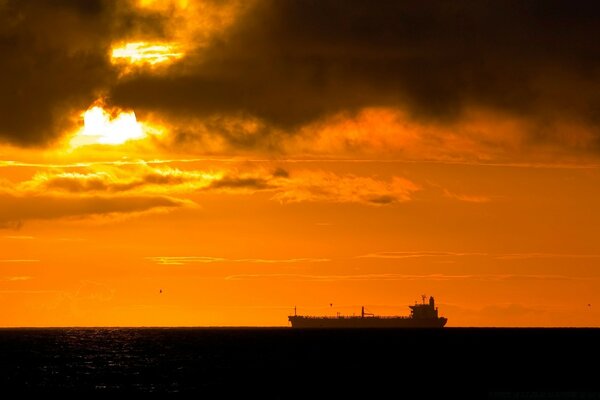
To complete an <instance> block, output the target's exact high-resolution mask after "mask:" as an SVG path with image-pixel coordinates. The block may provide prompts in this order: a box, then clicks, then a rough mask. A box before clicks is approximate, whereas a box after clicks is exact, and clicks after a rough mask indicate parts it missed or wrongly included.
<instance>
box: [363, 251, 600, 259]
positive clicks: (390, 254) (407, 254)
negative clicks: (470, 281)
mask: <svg viewBox="0 0 600 400" xmlns="http://www.w3.org/2000/svg"><path fill="white" fill-rule="evenodd" d="M421 257H491V258H494V259H497V260H520V259H535V258H582V259H590V258H592V259H593V258H600V254H560V253H485V252H449V251H420V252H419V251H384V252H378V253H369V254H364V255H360V256H356V257H355V258H389V259H403V258H421Z"/></svg>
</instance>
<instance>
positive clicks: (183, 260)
mask: <svg viewBox="0 0 600 400" xmlns="http://www.w3.org/2000/svg"><path fill="white" fill-rule="evenodd" d="M146 259H147V260H151V261H153V262H155V263H156V264H159V265H185V264H194V263H200V264H211V263H256V264H289V263H304V262H306V263H316V262H329V261H331V260H330V259H328V258H283V259H269V258H239V259H235V258H223V257H208V256H180V257H169V256H167V257H146Z"/></svg>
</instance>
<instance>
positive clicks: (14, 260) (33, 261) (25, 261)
mask: <svg viewBox="0 0 600 400" xmlns="http://www.w3.org/2000/svg"><path fill="white" fill-rule="evenodd" d="M35 262H40V260H34V259H9V260H6V259H4V260H0V263H35Z"/></svg>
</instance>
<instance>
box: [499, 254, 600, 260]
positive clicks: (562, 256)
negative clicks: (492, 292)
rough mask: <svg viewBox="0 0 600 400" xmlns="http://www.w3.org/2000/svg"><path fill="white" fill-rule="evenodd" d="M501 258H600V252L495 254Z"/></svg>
mask: <svg viewBox="0 0 600 400" xmlns="http://www.w3.org/2000/svg"><path fill="white" fill-rule="evenodd" d="M495 257H496V258H498V259H501V260H520V259H532V258H600V254H561V253H507V254H498V255H496V256H495Z"/></svg>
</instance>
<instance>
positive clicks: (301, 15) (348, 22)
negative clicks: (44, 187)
mask: <svg viewBox="0 0 600 400" xmlns="http://www.w3.org/2000/svg"><path fill="white" fill-rule="evenodd" d="M131 4H133V3H131V2H128V1H116V0H86V1H78V0H51V1H43V0H32V1H17V0H8V1H4V2H0V52H1V54H2V60H1V61H0V87H1V88H2V96H0V139H3V140H8V141H11V142H14V143H18V144H22V145H30V144H42V143H45V142H47V141H48V140H51V139H52V138H55V137H56V136H57V135H59V134H60V133H61V132H62V131H64V129H65V127H67V126H69V123H70V122H72V121H69V120H68V119H67V118H66V117H67V116H71V115H72V113H69V111H73V110H83V109H85V108H86V107H88V106H89V105H90V103H91V102H92V101H93V100H94V99H96V98H97V97H98V95H99V94H102V93H108V94H109V96H110V97H109V101H110V102H111V103H116V104H119V105H121V106H124V107H128V108H133V109H135V110H136V112H137V113H138V115H141V116H143V113H144V111H147V112H158V113H159V114H163V115H164V114H166V115H170V116H171V117H172V120H173V121H190V120H201V121H203V122H202V123H203V124H204V125H205V126H204V128H205V129H207V130H209V131H210V132H214V131H217V132H219V135H220V136H222V137H223V138H224V139H225V140H226V141H228V142H229V143H230V144H231V145H232V146H233V147H236V148H252V147H255V146H260V147H263V148H271V147H274V146H275V147H276V142H277V141H276V140H271V139H269V137H271V136H272V133H273V132H275V131H278V132H279V133H278V134H281V131H287V132H290V131H293V130H294V129H295V128H297V127H299V126H302V125H304V124H306V123H309V122H312V121H314V120H317V119H319V118H321V117H323V116H325V115H328V114H332V113H335V112H338V111H350V112H351V111H353V110H358V109H360V108H363V107H366V106H388V107H400V108H403V109H406V110H408V112H409V113H410V115H411V116H412V117H413V118H418V119H423V120H435V121H457V120H460V118H461V115H462V113H463V111H464V110H465V109H466V108H468V107H479V106H482V107H486V108H491V109H494V110H499V111H502V112H507V113H510V114H512V115H517V116H522V117H524V118H527V119H529V120H531V121H532V122H534V124H533V125H535V126H536V127H537V128H536V129H533V132H532V136H531V138H532V139H534V140H539V139H543V138H545V136H547V135H548V132H551V131H552V130H553V129H554V128H553V121H555V120H557V119H559V118H560V119H564V120H565V121H575V122H578V123H581V124H583V125H585V126H586V127H587V128H588V129H589V130H590V131H591V132H593V133H594V135H596V136H598V126H599V124H600V76H599V73H600V55H599V54H600V53H599V52H598V51H597V38H598V37H600V24H598V23H597V20H598V16H599V15H600V3H598V2H592V1H574V2H567V1H558V0H535V1H532V0H530V1H527V0H525V1H522V0H521V1H517V0H507V1H464V0H463V1H461V0H458V1H452V2H448V1H424V2H414V1H397V0H394V1H378V2H375V3H374V2H366V1H362V0H345V1H341V0H305V1H277V0H259V1H257V2H256V4H255V6H253V7H248V9H247V10H246V11H244V13H242V14H241V15H238V16H237V19H236V21H235V23H234V24H233V25H232V26H231V27H230V28H229V29H227V30H226V32H224V33H223V34H221V35H216V36H214V37H212V39H211V42H210V44H209V45H208V47H206V46H200V47H199V48H198V50H197V51H196V52H195V53H194V52H191V53H188V54H187V55H186V57H184V58H183V60H182V61H181V62H179V63H177V64H175V65H173V66H172V67H171V68H170V69H168V71H167V72H166V73H159V74H156V73H154V71H152V70H139V71H135V73H132V74H129V75H127V76H125V77H123V78H121V79H117V74H118V68H115V67H114V66H111V65H110V62H109V58H108V57H109V50H110V44H111V43H113V42H115V41H118V40H120V39H122V38H153V39H160V38H165V37H167V38H168V35H169V32H168V29H171V28H172V26H173V23H174V22H173V21H171V20H170V19H169V18H171V17H173V16H172V15H169V14H168V12H167V13H163V14H158V13H152V12H150V11H146V12H144V13H142V12H140V10H139V9H136V8H134V7H132V6H131ZM175 22H176V21H175ZM205 39H206V37H205V36H203V37H202V38H201V40H205ZM199 40H200V39H199ZM228 117H234V119H235V118H237V119H241V120H244V119H245V120H248V118H250V119H252V118H258V119H259V120H261V121H263V122H264V126H261V127H259V128H257V129H254V130H252V131H250V132H246V130H245V129H246V128H244V127H243V126H242V127H238V126H235V125H232V122H231V121H232V119H231V118H228ZM192 126H193V124H192ZM273 128H281V129H273ZM179 131H180V132H181V135H182V138H183V139H185V138H186V137H188V136H193V135H194V129H193V128H188V129H185V126H183V127H180V128H179ZM240 132H241V133H240ZM559 136H560V135H559ZM183 139H182V140H183ZM274 142H275V144H274Z"/></svg>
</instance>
